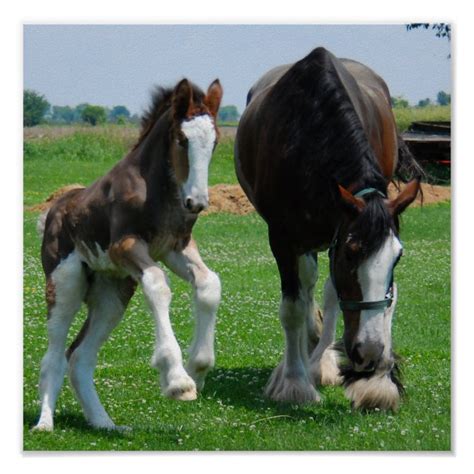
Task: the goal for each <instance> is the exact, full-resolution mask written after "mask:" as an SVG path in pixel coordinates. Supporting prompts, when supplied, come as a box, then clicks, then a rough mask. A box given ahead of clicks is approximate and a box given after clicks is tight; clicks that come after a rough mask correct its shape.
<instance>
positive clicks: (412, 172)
mask: <svg viewBox="0 0 474 474" xmlns="http://www.w3.org/2000/svg"><path fill="white" fill-rule="evenodd" d="M397 141H398V163H397V168H396V170H395V177H396V178H397V179H398V180H400V181H402V182H403V183H408V181H411V180H413V179H419V180H420V181H426V179H427V176H426V173H425V171H424V170H423V168H422V167H421V165H420V164H419V163H418V162H417V161H416V160H415V157H414V156H413V154H412V152H411V151H410V149H409V148H408V145H407V144H406V143H405V141H404V140H403V138H402V137H401V135H400V134H398V135H397Z"/></svg>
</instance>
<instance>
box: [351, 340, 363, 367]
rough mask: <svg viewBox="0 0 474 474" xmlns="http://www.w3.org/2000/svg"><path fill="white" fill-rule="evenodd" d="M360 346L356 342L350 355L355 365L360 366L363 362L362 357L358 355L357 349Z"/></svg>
mask: <svg viewBox="0 0 474 474" xmlns="http://www.w3.org/2000/svg"><path fill="white" fill-rule="evenodd" d="M361 346H362V344H361V343H360V342H358V343H357V344H356V345H355V346H354V348H353V349H352V354H351V359H352V360H353V361H354V362H355V363H357V364H362V362H364V359H363V357H362V356H361V355H360V352H359V349H360V347H361Z"/></svg>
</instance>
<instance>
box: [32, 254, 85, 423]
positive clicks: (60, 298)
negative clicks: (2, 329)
mask: <svg viewBox="0 0 474 474" xmlns="http://www.w3.org/2000/svg"><path fill="white" fill-rule="evenodd" d="M86 289H87V280H86V275H85V271H84V268H83V266H82V263H81V261H80V259H79V258H78V256H77V254H75V253H71V254H70V255H69V256H68V257H67V258H66V259H65V260H63V261H62V262H61V263H60V264H59V265H58V266H57V267H56V268H55V269H54V271H53V272H52V273H51V274H50V275H49V276H48V278H47V286H46V294H47V300H48V306H49V311H48V323H47V324H48V350H47V352H46V354H45V356H44V357H43V360H42V362H41V373H40V382H39V391H40V399H41V415H40V419H39V421H38V423H37V425H36V426H35V427H34V428H33V429H35V430H41V431H51V430H52V429H53V415H54V408H55V406H56V400H57V398H58V394H59V391H60V389H61V386H62V384H63V381H64V374H65V372H66V368H67V361H66V357H65V355H64V350H65V348H66V338H67V334H68V330H69V328H70V326H71V323H72V321H73V319H74V316H75V314H76V313H77V311H78V310H79V308H80V306H81V303H82V300H83V298H84V295H85V292H86Z"/></svg>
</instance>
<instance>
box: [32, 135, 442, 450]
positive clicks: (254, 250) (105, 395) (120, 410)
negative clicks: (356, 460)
mask: <svg viewBox="0 0 474 474" xmlns="http://www.w3.org/2000/svg"><path fill="white" fill-rule="evenodd" d="M50 145H51V146H52V145H53V143H51V144H50ZM219 147H221V145H219ZM45 150H46V152H47V151H48V148H47V147H46V148H45ZM105 151H106V149H105ZM106 155H107V153H105V155H104V156H105V159H104V160H103V161H97V162H90V161H89V160H87V159H86V158H84V159H82V160H77V159H66V158H64V159H61V160H59V159H58V158H55V157H53V156H51V155H50V154H48V153H46V154H45V155H43V156H42V157H38V156H36V157H34V158H30V159H25V168H24V169H25V196H26V197H25V203H27V204H33V203H36V202H38V201H40V200H42V199H43V198H44V197H45V196H47V195H49V194H50V193H51V192H52V191H54V190H55V189H56V188H57V187H59V186H62V185H65V184H68V183H71V182H82V183H84V184H88V183H89V182H91V181H92V180H94V179H95V178H96V177H97V176H98V175H100V174H101V173H102V172H103V171H105V170H106V169H108V168H109V167H110V166H111V164H112V163H113V158H112V157H111V156H110V155H107V156H106ZM45 165H47V166H49V168H46V169H44V168H43V166H45ZM73 165H74V166H76V168H72V166H73ZM213 167H214V168H213V173H214V175H215V176H214V179H216V178H215V177H216V176H219V177H220V178H219V180H221V181H214V182H235V176H233V171H232V170H233V164H232V143H231V142H230V143H229V144H227V145H225V146H222V148H218V150H217V154H216V156H215V158H214V162H213ZM211 173H212V171H211ZM78 176H79V177H78ZM32 191H34V192H35V193H37V194H34V193H32ZM37 216H38V213H36V212H31V211H26V212H25V231H24V237H25V238H24V242H25V250H24V449H25V450H168V451H174V450H311V451H312V450H322V451H326V450H449V449H450V447H451V441H450V432H451V421H450V411H451V402H450V399H451V384H450V379H451V377H450V205H449V204H441V205H434V206H426V207H424V208H418V209H408V210H407V211H406V213H405V214H404V218H403V223H402V239H403V241H404V245H405V257H404V258H402V260H401V262H400V264H399V265H398V266H397V270H396V280H397V283H398V285H399V294H400V297H399V304H398V308H397V313H396V317H395V321H394V327H393V333H394V344H395V349H396V350H397V352H398V353H399V354H400V355H401V356H402V357H403V359H404V362H403V370H404V381H405V386H406V390H407V395H406V398H405V400H404V401H403V404H402V406H401V408H400V410H399V412H398V413H384V412H380V411H375V412H370V413H362V412H359V411H353V410H351V408H350V404H349V402H348V400H347V399H345V397H344V392H343V389H342V388H341V387H324V388H322V389H321V391H322V394H323V402H322V403H321V404H314V405H305V406H297V405H289V404H278V403H274V402H272V401H269V400H267V399H265V398H264V397H263V387H264V385H265V383H266V381H267V379H268V377H269V375H270V373H271V370H272V368H273V367H274V366H275V365H277V364H278V362H279V360H280V358H281V355H282V353H283V335H282V331H281V328H280V323H279V319H278V305H279V299H280V293H279V278H278V275H277V270H276V264H275V262H274V259H273V257H272V255H271V252H270V249H269V246H268V243H267V235H266V227H265V225H264V223H263V222H262V220H261V219H260V218H259V216H258V215H257V214H250V215H247V216H234V215H229V214H213V215H209V216H204V217H201V218H200V219H199V220H198V222H197V225H196V228H195V233H194V235H195V238H196V239H197V242H198V244H199V247H200V250H201V254H202V256H203V258H204V260H205V261H206V263H207V264H208V265H209V267H210V268H212V269H214V270H215V271H217V272H218V273H219V275H220V277H221V280H222V286H223V295H222V303H221V307H220V310H219V314H218V323H217V333H216V355H217V361H216V362H217V365H216V368H215V369H214V370H213V371H212V372H211V373H210V374H209V376H208V379H207V383H206V386H205V388H204V391H203V392H202V394H201V395H200V397H199V398H198V400H196V401H194V402H190V403H184V402H181V403H180V402H175V401H172V400H168V399H165V398H164V397H163V396H162V395H161V393H160V389H159V386H158V376H157V373H156V371H155V370H154V369H152V368H151V367H150V365H149V361H150V357H151V355H152V352H153V346H154V336H153V335H154V328H153V323H152V319H151V317H150V316H149V313H148V310H147V308H146V305H145V303H144V300H143V296H142V294H141V291H137V293H136V295H135V296H134V297H133V299H132V301H131V304H130V306H129V308H128V310H127V312H126V315H125V317H124V320H123V322H122V323H121V324H120V325H119V327H118V328H117V329H116V330H115V331H114V333H113V334H112V336H111V338H110V339H109V341H107V343H106V344H105V345H104V347H103V349H102V351H101V353H100V356H99V363H98V367H97V371H96V375H95V380H96V384H97V389H98V392H99V395H100V397H101V399H102V401H103V403H104V405H105V407H106V409H107V410H108V411H109V413H110V415H111V416H112V418H113V419H114V421H115V422H116V423H117V424H123V425H129V426H131V427H132V430H131V431H130V432H127V433H115V432H105V431H101V430H93V429H91V428H90V427H89V426H88V425H87V423H86V422H85V420H84V417H83V414H82V410H81V408H80V406H79V404H78V402H77V401H76V400H75V398H74V396H73V394H72V391H71V388H70V386H69V382H68V381H67V380H66V381H65V384H64V387H63V390H62V392H61V395H60V398H59V401H58V405H57V410H56V418H55V421H56V426H55V431H54V432H53V433H31V432H30V429H31V427H32V426H33V425H34V423H35V422H36V421H37V418H38V415H39V404H38V395H37V389H38V376H39V367H40V362H41V358H42V356H43V354H44V352H45V350H46V346H47V336H46V316H45V315H46V305H45V302H44V298H43V286H44V277H43V274H42V270H41V264H40V259H39V254H40V242H39V239H38V237H37V235H36V230H35V225H36V219H37ZM327 263H328V262H327V257H326V255H321V257H320V270H321V277H320V282H319V285H318V290H317V293H316V296H317V299H318V300H319V301H320V295H321V287H322V283H323V281H324V279H325V278H326V277H327V274H328V265H327ZM170 277H171V285H172V291H173V301H172V305H171V317H172V323H173V327H174V330H175V333H176V336H177V339H178V341H179V343H180V345H181V347H182V348H183V350H185V348H186V347H187V346H188V344H189V342H190V340H191V336H192V330H193V320H192V317H191V291H190V289H189V287H188V286H187V285H186V284H185V283H183V282H182V281H180V280H179V279H177V278H176V277H174V275H170ZM84 318H85V311H84V309H83V310H82V311H81V313H80V314H79V315H78V317H77V318H76V321H75V323H74V326H73V328H72V330H71V334H70V340H71V339H72V338H73V337H74V335H75V334H76V333H77V331H78V330H79V328H80V326H81V324H82V322H83V321H84ZM341 329H342V327H341V326H339V329H338V331H339V334H340V333H341Z"/></svg>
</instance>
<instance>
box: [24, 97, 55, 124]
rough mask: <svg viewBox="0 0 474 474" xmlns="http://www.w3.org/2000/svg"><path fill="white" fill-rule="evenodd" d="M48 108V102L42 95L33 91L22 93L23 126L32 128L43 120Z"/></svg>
mask: <svg viewBox="0 0 474 474" xmlns="http://www.w3.org/2000/svg"><path fill="white" fill-rule="evenodd" d="M49 108H50V105H49V102H48V101H47V100H46V98H45V96H44V95H40V94H38V93H37V92H35V91H33V90H29V89H26V90H24V91H23V126H24V127H34V126H35V125H38V124H39V123H41V121H42V120H43V117H44V116H45V114H46V113H47V112H48V110H49Z"/></svg>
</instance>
